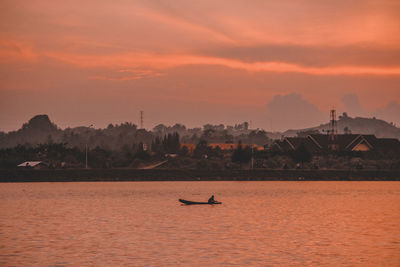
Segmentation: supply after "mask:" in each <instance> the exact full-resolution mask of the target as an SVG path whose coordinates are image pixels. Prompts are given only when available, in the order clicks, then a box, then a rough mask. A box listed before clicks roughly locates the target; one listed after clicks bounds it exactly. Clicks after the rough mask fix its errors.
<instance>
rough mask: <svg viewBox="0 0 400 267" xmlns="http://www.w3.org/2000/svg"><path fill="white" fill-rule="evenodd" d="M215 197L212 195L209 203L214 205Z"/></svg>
mask: <svg viewBox="0 0 400 267" xmlns="http://www.w3.org/2000/svg"><path fill="white" fill-rule="evenodd" d="M214 202H215V200H214V195H212V196H211V197H210V198H209V199H208V203H214Z"/></svg>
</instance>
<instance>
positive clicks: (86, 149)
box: [85, 124, 93, 169]
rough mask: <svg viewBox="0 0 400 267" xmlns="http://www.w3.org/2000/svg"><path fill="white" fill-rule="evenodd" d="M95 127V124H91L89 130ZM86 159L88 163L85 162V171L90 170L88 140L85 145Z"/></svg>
mask: <svg viewBox="0 0 400 267" xmlns="http://www.w3.org/2000/svg"><path fill="white" fill-rule="evenodd" d="M91 127H93V124H90V126H89V128H91ZM88 132H89V131H87V133H88ZM85 157H86V161H85V169H88V168H89V167H88V140H87V139H86V144H85Z"/></svg>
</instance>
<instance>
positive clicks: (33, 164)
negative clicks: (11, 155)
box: [18, 161, 48, 170]
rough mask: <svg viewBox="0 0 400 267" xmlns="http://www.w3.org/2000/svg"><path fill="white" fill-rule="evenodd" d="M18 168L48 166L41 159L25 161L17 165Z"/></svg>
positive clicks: (41, 167)
mask: <svg viewBox="0 0 400 267" xmlns="http://www.w3.org/2000/svg"><path fill="white" fill-rule="evenodd" d="M18 167H19V168H27V169H35V170H39V169H45V168H48V165H47V164H46V163H44V162H43V161H25V162H23V163H21V164H19V165H18Z"/></svg>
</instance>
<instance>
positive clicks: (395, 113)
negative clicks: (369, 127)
mask: <svg viewBox="0 0 400 267" xmlns="http://www.w3.org/2000/svg"><path fill="white" fill-rule="evenodd" d="M373 114H374V115H375V116H376V117H378V118H381V119H384V120H386V121H387V122H393V123H395V124H396V126H397V127H400V103H399V102H397V101H391V102H390V103H388V104H387V105H386V107H384V108H380V109H377V110H375V111H374V112H373Z"/></svg>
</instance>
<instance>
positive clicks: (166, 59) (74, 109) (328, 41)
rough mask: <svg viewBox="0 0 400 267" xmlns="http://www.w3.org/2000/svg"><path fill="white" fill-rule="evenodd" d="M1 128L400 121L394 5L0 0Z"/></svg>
mask: <svg viewBox="0 0 400 267" xmlns="http://www.w3.org/2000/svg"><path fill="white" fill-rule="evenodd" d="M0 12H1V16H0V111H1V112H0V131H11V130H16V129H18V128H20V127H21V125H22V123H24V122H26V121H27V120H29V119H30V118H31V117H32V116H34V115H36V114H48V115H49V116H50V118H51V120H52V121H53V122H55V123H56V124H57V125H58V126H60V127H62V128H65V127H75V126H82V125H90V124H94V126H95V127H96V128H100V127H106V126H107V124H108V123H120V122H125V121H130V122H133V123H136V124H138V120H139V111H140V110H143V111H144V114H145V127H146V128H148V129H151V128H152V127H153V126H155V125H157V124H159V123H164V124H169V125H170V124H174V123H176V122H179V123H183V124H185V125H187V126H189V127H194V126H202V125H203V124H205V123H218V124H219V123H223V124H235V123H241V122H243V121H252V127H253V128H257V127H258V128H264V129H265V130H268V131H270V130H285V129H288V128H302V127H308V126H315V125H319V124H320V123H322V122H325V121H327V120H328V119H329V110H330V109H331V108H332V107H335V108H336V109H337V110H338V112H343V111H347V112H348V113H349V115H350V116H376V117H378V118H382V119H385V120H387V121H389V122H394V123H396V124H397V125H400V1H398V0H352V1H348V0H343V1H340V0H325V1H311V0H310V1H308V0H298V1H293V0H280V1H268V0H262V1H258V0H253V1H236V0H231V1H216V0H213V1H209V0H202V1H183V0H182V1H180V0H171V1H151V0H148V1H132V0H115V1H103V0H92V1H89V0H87V1H74V0H69V1H57V0H48V1H42V0H35V1H26V0H24V1H22V0H21V1H20V0H10V1H8V0H2V1H0Z"/></svg>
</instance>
